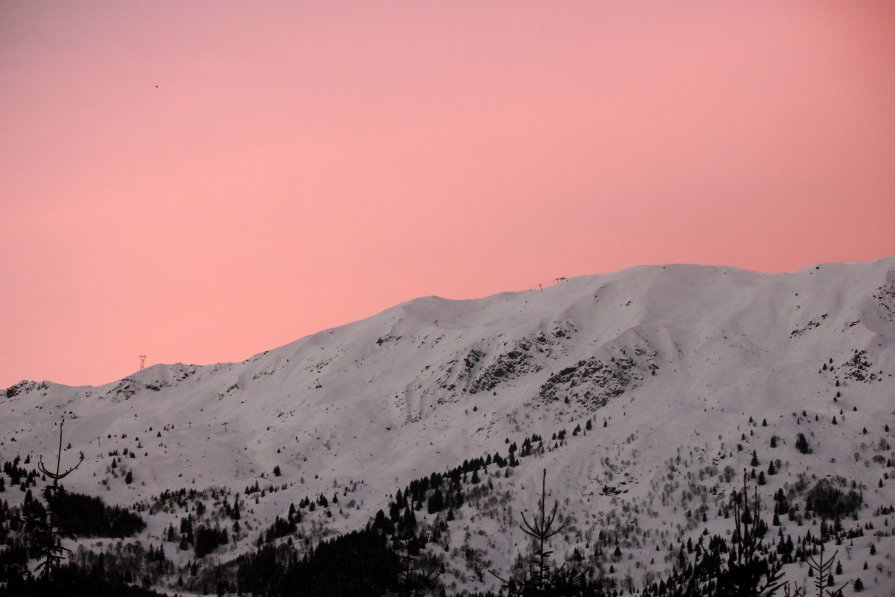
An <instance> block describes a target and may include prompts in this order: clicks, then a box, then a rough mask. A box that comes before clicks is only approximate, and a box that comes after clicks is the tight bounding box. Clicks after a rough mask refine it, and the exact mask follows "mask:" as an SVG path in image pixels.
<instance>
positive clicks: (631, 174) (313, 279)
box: [0, 0, 895, 387]
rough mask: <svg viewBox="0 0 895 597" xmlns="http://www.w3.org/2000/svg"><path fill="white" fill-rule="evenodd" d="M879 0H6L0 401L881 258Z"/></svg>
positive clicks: (891, 61)
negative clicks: (179, 367)
mask: <svg viewBox="0 0 895 597" xmlns="http://www.w3.org/2000/svg"><path fill="white" fill-rule="evenodd" d="M893 106H895V2H891V1H885V0H881V1H874V2H867V1H861V0H849V1H847V2H840V1H837V2H823V1H810V2H783V1H779V0H777V1H768V2H760V1H759V2H755V1H750V2H720V1H705V2H685V1H675V2H664V1H655V2H645V1H633V0H618V1H603V2H528V1H514V2H483V1H479V0H476V1H469V2H461V1H456V2H455V1H451V2H427V1H412V2H411V1H407V2H371V1H366V0H359V1H356V2H338V1H337V2H295V1H282V2H173V1H172V2H149V1H144V2H120V1H105V2H92V1H91V2H77V3H76V2H57V1H33V0H27V1H25V0H22V1H16V0H12V1H11V0H4V1H2V2H0V281H2V292H0V313H2V316H0V387H6V386H9V385H11V384H13V383H15V382H17V381H19V380H20V379H23V378H27V379H35V380H42V379H50V380H53V381H57V382H62V383H69V384H88V383H89V384H98V383H105V382H108V381H112V380H114V379H117V378H120V377H123V376H125V375H127V374H129V373H131V372H133V371H134V370H136V369H137V367H138V366H139V359H138V358H137V355H139V354H141V353H146V354H148V355H149V359H148V363H158V362H178V361H180V362H191V363H209V362H217V361H225V360H241V359H243V358H246V357H248V356H250V355H251V354H253V353H255V352H259V351H262V350H266V349H270V348H274V347H276V346H279V345H282V344H284V343H287V342H290V341H292V340H295V339H297V338H299V337H301V336H304V335H306V334H309V333H312V332H315V331H318V330H321V329H324V328H327V327H332V326H336V325H339V324H343V323H347V322H349V321H352V320H356V319H359V318H362V317H366V316H369V315H372V314H374V313H376V312H378V311H380V310H382V309H384V308H387V307H389V306H392V305H394V304H395V303H398V302H401V301H404V300H408V299H411V298H413V297H416V296H421V295H430V294H436V295H440V296H445V297H449V298H472V297H478V296H483V295H487V294H491V293H494V292H499V291H503V290H516V289H525V288H531V287H536V286H537V285H538V283H545V284H546V283H549V282H550V281H551V280H553V279H554V278H556V277H558V276H576V275H584V274H592V273H600V272H606V271H612V270H617V269H621V268H625V267H629V266H633V265H639V264H652V263H668V262H689V263H706V264H723V265H733V266H738V267H744V268H749V269H758V270H764V271H783V270H790V269H797V268H801V267H806V266H808V265H810V264H813V263H815V262H822V261H865V260H872V259H876V258H879V257H883V256H886V255H891V254H895V109H893Z"/></svg>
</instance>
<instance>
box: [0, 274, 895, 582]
mask: <svg viewBox="0 0 895 597" xmlns="http://www.w3.org/2000/svg"><path fill="white" fill-rule="evenodd" d="M893 372H895V258H886V259H882V260H879V261H875V262H872V263H859V264H823V265H819V266H815V267H811V268H808V269H805V270H802V271H798V272H793V273H786V274H773V275H771V274H762V273H756V272H749V271H743V270H737V269H732V268H724V267H703V266H690V265H668V266H650V267H639V268H634V269H629V270H625V271H621V272H617V273H612V274H606V275H598V276H588V277H581V278H574V279H568V280H565V281H562V282H559V283H558V284H556V285H554V286H552V287H549V288H544V289H543V290H542V291H541V290H531V291H526V292H519V293H503V294H498V295H494V296H491V297H487V298H484V299H480V300H468V301H451V300H445V299H440V298H437V297H426V298H420V299H416V300H412V301H409V302H407V303H403V304H401V305H398V306H396V307H393V308H391V309H389V310H387V311H384V312H382V313H380V314H379V315H376V316H374V317H371V318H369V319H366V320H363V321H359V322H355V323H352V324H349V325H346V326H342V327H339V328H334V329H330V330H324V331H322V332H320V333H317V334H315V335H312V336H309V337H306V338H303V339H301V340H298V341H296V342H294V343H292V344H289V345H286V346H283V347H281V348H277V349H275V350H271V351H268V352H265V353H262V354H259V355H256V356H254V357H252V358H250V359H248V360H246V361H243V362H241V363H232V364H218V365H213V366H192V365H180V364H178V365H157V366H153V367H150V368H148V369H145V370H143V371H139V372H137V373H134V374H132V375H131V376H129V377H127V378H125V379H123V380H121V381H118V382H115V383H111V384H107V385H104V386H99V387H68V386H61V385H57V384H53V383H50V382H41V383H35V382H22V383H20V384H17V385H16V386H13V387H12V388H10V389H9V390H7V392H6V396H5V397H0V414H2V418H0V460H11V459H12V458H13V457H14V456H16V455H20V456H21V457H22V458H25V457H26V456H28V455H30V456H31V459H32V460H35V461H36V459H37V457H38V455H44V458H45V459H46V458H47V457H49V456H50V455H51V454H53V452H54V447H55V442H56V441H57V437H56V436H55V433H54V427H53V426H54V424H55V423H56V422H57V421H58V420H59V419H60V417H61V416H62V415H65V416H66V417H67V422H66V424H65V427H64V445H68V444H69V443H70V445H71V448H70V449H69V450H67V451H66V452H65V454H64V459H65V460H68V461H73V460H74V459H76V458H77V454H78V452H83V453H84V455H85V458H86V460H85V462H84V464H83V465H82V467H81V468H80V469H79V470H78V471H77V472H76V473H75V474H73V475H72V476H71V477H70V478H69V479H67V480H66V485H67V486H68V487H69V488H70V489H73V490H75V491H81V492H84V493H90V494H100V495H103V497H104V498H105V499H106V500H107V501H110V502H115V503H120V504H139V503H143V504H149V503H150V502H151V500H152V498H153V496H157V495H158V494H159V493H160V492H162V491H164V490H166V489H177V488H180V487H186V488H195V489H200V490H201V489H203V488H207V487H212V486H218V487H228V488H230V489H232V490H233V491H234V492H241V491H243V490H244V489H245V488H246V487H249V486H250V485H252V484H254V483H255V482H256V481H260V485H261V486H262V487H264V486H267V485H270V484H273V485H277V486H283V485H285V486H286V488H285V489H283V490H281V491H275V492H270V493H266V494H265V496H264V497H263V498H260V499H259V500H258V503H257V504H254V503H252V504H251V510H252V512H251V515H250V516H251V519H250V520H253V521H254V524H252V522H249V525H250V527H251V528H253V529H255V530H257V529H258V528H260V527H263V526H265V525H267V524H269V523H270V521H272V520H273V518H274V516H275V515H277V514H279V515H282V514H283V513H284V511H285V510H286V509H287V508H288V506H289V504H290V503H292V502H297V501H298V500H300V499H301V498H303V497H305V496H311V497H312V498H313V497H314V496H317V495H319V494H325V495H331V494H333V493H339V495H348V496H350V499H352V500H354V504H353V505H352V507H351V508H348V507H343V508H342V510H343V512H342V513H341V514H337V515H335V516H333V517H332V518H327V519H322V518H321V519H319V520H317V519H315V521H316V522H315V523H314V524H318V523H319V524H320V525H321V527H320V528H319V529H318V530H317V531H315V535H314V537H315V539H316V538H319V536H322V535H324V534H327V533H334V532H343V531H347V530H352V529H356V528H360V527H362V526H363V525H364V524H365V523H366V522H367V521H368V520H369V519H370V518H371V517H372V516H373V515H374V514H375V513H376V511H377V510H378V509H380V508H384V507H385V506H386V504H387V502H388V499H389V496H390V495H392V494H393V493H394V492H395V490H397V489H398V488H403V487H404V486H405V485H406V484H407V483H408V482H409V481H411V480H413V479H416V478H419V477H423V476H426V475H428V474H430V473H432V472H438V471H443V470H445V469H448V468H451V467H454V466H457V465H459V464H460V463H461V462H462V461H463V460H464V459H468V458H475V457H478V456H482V455H483V454H485V453H488V454H493V453H494V452H497V451H500V452H501V453H503V454H506V450H507V445H508V444H507V440H508V439H509V441H510V442H517V443H520V444H521V441H522V440H523V439H524V438H525V437H526V436H530V435H531V434H532V433H537V434H539V435H541V436H544V437H545V439H546V438H550V437H551V435H552V434H553V433H555V432H557V431H558V430H560V429H565V430H566V431H567V432H568V437H567V439H566V441H565V442H564V445H562V446H560V445H559V444H557V449H555V450H554V449H551V450H550V451H548V452H547V453H545V454H544V455H543V456H538V457H537V458H529V459H525V460H524V461H523V463H522V465H520V466H519V467H518V468H517V469H516V473H515V474H514V475H513V476H512V477H511V478H506V479H495V480H494V481H493V483H492V484H495V483H496V487H497V488H496V489H495V495H498V494H500V495H504V496H505V501H506V502H508V503H509V504H510V507H509V508H507V507H505V506H501V507H500V508H495V507H493V504H492V507H490V508H489V507H488V506H485V505H481V504H480V508H479V510H481V511H479V512H476V511H475V510H474V509H473V508H472V505H470V510H469V512H468V513H467V514H466V515H465V516H466V517H465V518H461V519H460V520H459V521H457V522H456V524H457V525H459V526H457V528H458V529H462V528H463V526H466V527H469V528H470V529H472V530H476V529H483V530H486V531H487V532H486V533H484V534H477V533H474V532H473V533H471V534H470V535H469V536H467V535H466V534H464V533H453V534H452V539H451V541H453V544H452V545H450V546H448V547H449V549H450V548H451V547H454V548H456V547H459V546H461V545H465V546H467V547H469V546H472V547H474V548H477V549H480V554H481V558H480V560H481V561H477V562H476V561H473V562H469V561H465V560H464V561H462V562H461V561H457V560H458V559H459V558H451V562H452V563H451V566H450V567H449V573H448V574H446V576H445V580H446V581H447V582H448V583H449V587H450V586H451V585H450V583H453V585H452V587H453V588H454V589H460V588H464V587H465V588H469V589H476V590H480V589H483V588H488V587H492V588H493V587H495V586H496V581H495V579H494V578H493V577H490V576H489V575H487V574H484V575H483V574H481V572H482V570H488V569H495V570H498V571H501V570H506V569H507V567H508V566H509V565H510V562H511V561H512V559H513V558H515V556H516V555H517V554H518V553H519V552H520V551H521V550H524V547H525V543H524V541H523V537H522V534H521V532H520V531H519V530H518V528H517V525H518V522H519V521H520V520H521V519H520V518H519V517H518V513H519V512H521V511H522V510H523V509H527V508H528V509H530V508H531V507H533V506H534V503H535V500H536V499H537V497H536V493H535V488H534V485H535V480H537V479H539V475H540V471H541V470H542V469H543V468H547V470H548V475H549V477H548V478H549V482H550V485H551V491H552V493H553V496H554V497H556V498H557V499H559V501H560V504H561V507H562V508H563V510H564V511H566V513H567V514H570V515H573V518H574V520H573V521H572V522H571V523H570V525H569V527H568V528H569V529H571V530H572V531H573V532H569V533H566V536H565V537H564V540H563V541H562V545H561V546H559V548H558V549H557V552H558V553H570V552H571V550H572V549H573V548H574V547H578V548H579V549H580V551H583V552H586V551H588V550H590V551H593V550H592V547H593V543H594V539H593V535H594V534H595V533H597V532H598V531H599V530H600V529H606V528H614V526H613V525H615V527H619V528H620V527H624V526H625V525H630V524H634V525H635V526H636V527H638V529H639V530H638V531H637V532H634V533H631V532H628V533H627V534H626V535H625V537H627V539H626V541H627V542H626V543H625V549H624V550H623V551H624V553H625V556H624V557H622V558H621V559H620V560H619V561H617V562H615V563H614V568H615V569H616V570H617V571H618V572H617V575H618V577H619V578H623V577H624V576H626V575H630V577H631V579H632V580H631V582H632V583H633V584H634V585H638V584H639V583H641V582H642V581H643V580H644V579H648V578H649V574H651V573H652V574H659V573H661V572H663V571H666V570H668V569H669V567H670V566H671V562H669V561H668V559H667V557H666V556H667V555H668V554H667V553H666V552H668V550H667V549H666V547H667V546H668V544H670V543H674V544H675V545H676V544H677V543H679V542H680V540H681V538H682V537H683V539H684V540H686V537H688V536H692V537H693V538H694V540H696V538H697V537H698V536H699V534H700V533H701V532H702V531H703V528H704V527H705V528H708V529H709V530H710V531H711V532H712V533H714V532H719V533H724V532H729V528H730V526H731V525H730V521H728V520H724V519H723V518H722V517H718V515H717V514H718V513H717V510H718V508H717V507H716V506H715V505H714V504H715V502H714V501H713V500H715V501H718V500H722V499H723V497H724V493H725V492H726V493H728V494H729V492H730V490H731V489H732V488H733V485H731V484H729V483H723V484H722V489H721V495H718V494H717V493H716V494H712V495H710V496H700V495H699V490H698V489H696V490H695V492H696V493H695V494H694V493H693V492H694V490H693V484H695V485H697V486H705V487H708V486H709V485H710V484H714V483H716V482H717V477H718V476H719V475H720V474H721V473H720V470H721V469H723V467H724V466H732V467H733V468H734V469H735V470H737V471H740V473H739V474H741V471H742V470H743V468H744V467H746V466H747V465H748V462H749V459H750V458H751V454H752V451H753V450H756V451H757V452H758V454H759V456H760V458H761V461H762V464H763V467H766V465H767V459H769V458H777V459H780V460H781V461H782V462H783V467H782V471H781V473H780V474H778V475H776V476H774V477H771V478H769V483H768V485H767V486H765V487H763V488H762V490H763V493H764V494H765V495H766V497H768V499H769V497H770V495H771V494H772V493H773V492H774V491H776V489H777V488H779V487H783V486H784V483H786V484H792V483H794V481H795V480H796V479H797V477H798V474H799V473H800V472H803V473H806V474H808V475H817V476H818V477H822V476H825V475H839V476H842V477H844V478H846V479H848V480H849V481H851V480H854V481H856V482H857V483H859V484H863V485H864V486H865V487H866V488H865V490H864V497H865V500H866V502H867V504H868V505H867V506H866V507H865V508H864V510H863V512H864V514H865V515H866V516H867V517H868V518H867V520H871V519H872V514H873V510H875V509H876V508H877V507H878V506H880V505H892V504H893V503H895V489H893V487H895V480H892V479H888V478H886V479H884V475H886V476H887V477H892V476H893V474H892V472H893V471H895V469H892V468H887V467H886V462H885V461H886V459H893V454H892V450H891V448H889V449H880V440H886V441H888V442H889V443H895V434H893V433H890V432H886V431H884V426H885V425H886V424H888V425H889V427H890V428H891V429H895V378H893V377H892V374H893ZM837 382H838V385H837ZM837 392H838V393H840V396H838V397H836V394H837ZM834 397H836V400H835V401H834ZM855 409H856V410H855ZM803 411H804V412H805V415H802V412H803ZM834 416H835V417H836V418H837V423H836V424H835V425H834V424H833V423H832V420H833V417H834ZM750 417H752V418H753V423H752V424H750V423H749V418H750ZM815 417H816V419H817V420H815ZM588 419H591V420H592V425H593V429H592V430H591V431H589V432H587V433H586V435H585V434H584V433H581V434H578V435H575V436H572V430H573V428H574V427H575V426H576V425H579V424H580V425H581V427H582V428H584V426H585V422H586V421H587V420H588ZM763 419H764V420H766V422H767V426H762V425H761V422H762V420H763ZM604 421H605V426H604ZM865 428H866V429H867V433H866V434H865V433H864V429H865ZM800 431H801V432H804V433H805V434H806V436H808V438H809V441H810V442H811V444H812V447H813V448H814V452H813V453H812V454H809V455H802V454H800V453H799V452H797V451H796V450H795V449H794V447H793V443H794V440H795V436H796V433H797V432H800ZM772 435H777V436H779V438H780V445H779V446H778V447H777V448H773V449H771V448H769V447H768V446H769V441H770V438H771V436H772ZM548 443H550V445H551V446H552V444H553V442H548ZM737 444H741V445H742V446H743V450H742V451H739V450H738V449H737ZM124 448H128V450H129V451H132V452H134V453H135V454H136V457H135V458H128V457H125V458H123V459H120V455H121V453H122V451H123V450H124ZM115 451H117V452H115ZM110 452H115V454H116V455H117V456H119V459H120V461H121V462H122V463H123V466H124V469H122V468H121V466H118V467H116V469H112V468H110V465H111V460H112V456H110ZM879 455H882V456H883V461H882V462H878V460H879V458H877V460H874V459H873V457H874V456H879ZM677 456H680V459H679V460H677V458H676V457H677ZM274 466H279V467H280V469H281V471H282V475H281V476H279V477H274V476H273V475H272V470H273V468H274ZM128 468H129V469H132V471H133V475H134V482H133V483H131V484H126V483H125V482H124V480H123V474H122V470H126V469H128ZM700 471H701V472H702V477H703V478H702V479H699V478H698V476H699V473H700ZM688 475H691V476H692V478H688ZM881 479H883V486H882V487H879V482H880V480H881ZM607 486H611V487H612V488H613V489H611V490H607V489H606V487H607ZM347 490H350V491H347ZM616 492H621V493H617V494H616ZM17 495H18V496H19V498H17V497H16V496H17ZM20 495H21V492H19V491H17V490H16V489H15V488H8V489H7V491H6V492H5V493H4V494H2V495H0V498H2V499H13V500H14V499H20ZM688 495H689V499H688ZM253 497H259V496H258V495H257V494H255V495H254V496H253ZM703 499H705V500H706V501H705V503H707V504H709V506H708V507H707V508H706V515H707V522H706V523H705V524H703V523H702V522H699V524H695V523H692V522H691V524H688V520H690V519H688V517H687V516H686V511H687V510H693V509H694V508H695V504H697V503H703V502H702V501H701V500H703ZM344 501H345V500H343V503H344ZM663 502H664V503H663ZM634 510H636V512H633V511H634ZM501 511H502V512H501ZM507 511H508V512H509V513H508V514H507ZM489 512H490V513H489ZM179 516H180V514H179V513H174V512H171V513H160V514H158V515H157V516H154V517H150V519H149V527H148V529H147V531H146V533H145V536H144V541H147V540H148V541H150V542H154V541H157V540H158V538H159V536H160V534H161V532H162V530H163V529H164V527H166V526H167V525H168V524H169V523H170V522H173V521H176V520H177V519H178V517H179ZM882 518H885V517H882ZM882 518H880V520H882ZM635 520H636V523H635V522H632V521H635ZM694 520H695V519H694ZM889 522H890V524H891V523H892V522H893V521H889ZM309 524H310V523H309ZM882 524H883V523H882V522H879V524H878V525H877V526H882ZM800 532H801V531H800ZM644 533H645V534H644ZM461 535H462V536H461ZM635 535H636V536H639V537H640V539H639V540H635V539H634V537H635ZM256 536H257V533H252V532H247V533H246V534H245V538H244V540H243V541H241V542H238V543H236V544H231V545H230V546H229V547H228V548H225V549H224V550H223V551H222V552H221V553H218V554H217V557H218V558H220V559H221V560H226V559H228V558H231V557H234V556H235V555H236V554H237V553H239V552H240V551H242V550H245V549H249V548H250V547H251V546H252V545H253V541H254V539H255V538H256ZM588 537H590V538H588ZM644 537H651V538H653V539H654V540H659V538H660V537H661V540H659V542H660V543H661V544H662V550H661V553H656V552H655V547H654V545H655V543H650V544H649V545H648V546H647V545H646V544H645V539H644ZM638 541H640V542H641V543H644V544H643V545H640V546H638V545H637V543H638ZM862 541H863V542H862ZM868 541H870V538H869V537H864V538H862V539H861V540H860V541H856V542H855V545H856V547H854V549H855V551H856V553H857V552H858V551H860V552H861V556H860V558H859V557H858V556H857V555H855V559H854V561H850V563H849V564H848V565H846V562H845V561H843V566H844V567H845V574H846V575H848V574H851V573H854V574H858V573H859V568H860V566H861V565H862V564H863V562H864V561H865V560H870V572H863V573H862V574H863V576H864V578H863V581H864V583H865V585H867V586H868V588H870V587H876V588H875V589H874V591H878V592H876V593H874V594H891V593H892V591H893V587H895V581H893V580H892V579H891V577H890V576H888V574H887V573H886V572H881V571H877V572H876V573H874V570H873V567H874V565H875V564H874V562H875V561H877V560H878V562H877V563H879V564H880V565H881V566H883V568H882V570H888V569H890V568H891V567H892V562H891V557H892V556H893V555H895V553H893V552H895V542H893V540H892V538H891V537H882V538H879V539H874V541H878V544H877V548H878V550H879V553H878V555H877V556H874V558H875V560H874V559H872V558H869V557H867V556H866V555H865V554H866V552H867V549H866V547H867V542H868ZM173 551H176V550H173ZM185 558H186V556H184V559H185ZM650 560H654V561H653V563H652V564H649V563H648V562H649V561H650ZM477 571H478V572H477ZM804 573H805V570H801V571H800V572H798V573H797V574H801V575H803V576H804ZM874 576H875V577H876V581H875V582H876V583H878V584H874V580H873V577H874Z"/></svg>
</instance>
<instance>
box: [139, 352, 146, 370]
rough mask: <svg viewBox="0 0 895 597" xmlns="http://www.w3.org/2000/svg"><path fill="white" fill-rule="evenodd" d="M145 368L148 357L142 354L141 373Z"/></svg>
mask: <svg viewBox="0 0 895 597" xmlns="http://www.w3.org/2000/svg"><path fill="white" fill-rule="evenodd" d="M145 366H146V355H145V354H141V355H140V371H142V370H143V367H145Z"/></svg>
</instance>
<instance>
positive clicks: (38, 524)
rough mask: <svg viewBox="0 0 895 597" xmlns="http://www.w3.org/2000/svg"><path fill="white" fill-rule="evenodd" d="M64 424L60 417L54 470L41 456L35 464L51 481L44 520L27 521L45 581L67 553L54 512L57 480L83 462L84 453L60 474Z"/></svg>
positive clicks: (33, 518)
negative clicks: (46, 464) (38, 552)
mask: <svg viewBox="0 0 895 597" xmlns="http://www.w3.org/2000/svg"><path fill="white" fill-rule="evenodd" d="M64 424H65V417H62V420H61V421H59V447H58V449H57V450H56V469H55V470H54V471H51V470H49V469H48V468H47V467H46V466H45V465H44V462H43V456H41V457H40V458H39V459H38V463H37V468H38V469H39V470H40V472H41V473H43V474H44V475H46V476H47V477H48V478H50V479H52V480H53V485H52V486H51V487H47V490H46V498H47V513H46V518H45V519H44V520H43V521H40V520H39V519H38V518H36V517H32V518H31V520H30V521H29V522H30V525H29V526H31V529H32V532H33V534H34V537H35V539H36V540H37V541H36V542H37V545H38V549H39V550H40V559H41V561H40V562H39V563H38V564H37V570H38V573H39V575H40V576H41V577H43V578H45V579H51V578H52V576H53V574H54V573H55V571H56V569H57V568H58V567H59V564H60V563H61V561H62V558H63V553H64V552H66V551H69V550H68V549H66V548H65V547H62V542H61V540H60V535H61V533H60V529H59V525H58V521H57V516H56V512H55V509H56V497H57V496H58V494H59V479H64V478H65V477H67V476H69V475H70V474H71V473H73V472H74V471H75V469H77V468H78V467H79V466H81V463H82V462H84V453H83V452H82V453H81V457H80V459H79V460H78V463H77V464H76V465H74V466H73V467H71V468H69V469H66V470H65V471H63V472H60V466H61V463H62V426H63V425H64Z"/></svg>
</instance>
